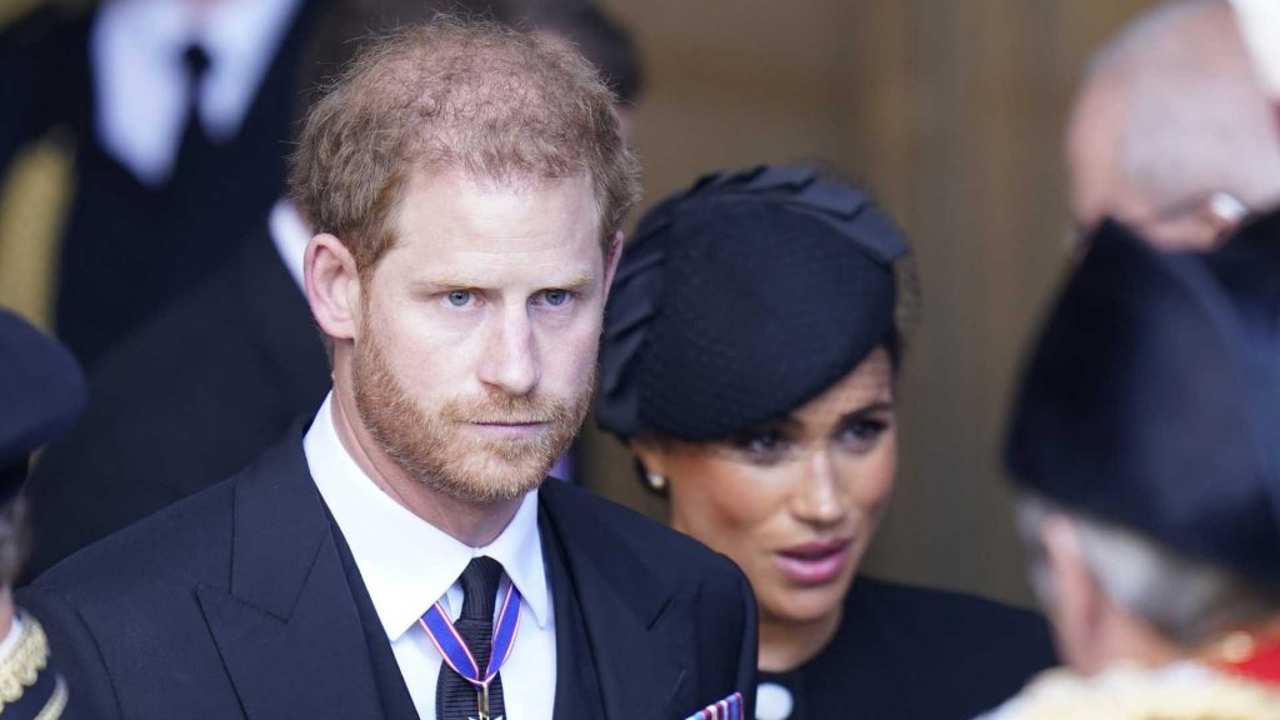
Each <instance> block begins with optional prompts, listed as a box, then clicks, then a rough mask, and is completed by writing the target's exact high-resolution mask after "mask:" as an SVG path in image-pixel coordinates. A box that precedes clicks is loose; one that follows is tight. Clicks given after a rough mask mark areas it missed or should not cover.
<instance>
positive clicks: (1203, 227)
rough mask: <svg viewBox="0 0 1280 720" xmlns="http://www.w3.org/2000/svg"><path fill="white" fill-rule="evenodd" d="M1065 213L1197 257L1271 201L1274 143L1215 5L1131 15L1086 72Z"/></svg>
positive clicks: (1205, 1)
mask: <svg viewBox="0 0 1280 720" xmlns="http://www.w3.org/2000/svg"><path fill="white" fill-rule="evenodd" d="M1066 151H1067V162H1068V166H1069V169H1070V174H1071V199H1072V209H1073V212H1074V214H1075V217H1076V220H1077V222H1078V223H1080V224H1081V225H1082V226H1084V227H1089V226H1092V225H1093V224H1095V223H1096V222H1098V221H1099V220H1101V219H1102V218H1103V217H1108V216H1110V217H1114V218H1116V219H1119V220H1122V221H1125V222H1127V223H1129V224H1131V225H1133V226H1135V227H1137V228H1138V229H1139V230H1141V231H1142V232H1143V233H1144V235H1145V236H1147V237H1148V238H1149V239H1151V240H1152V242H1154V243H1156V244H1159V245H1161V246H1164V247H1171V248H1207V247H1210V246H1212V245H1213V243H1214V241H1215V240H1216V239H1217V238H1218V237H1220V236H1221V235H1222V234H1223V233H1225V232H1227V231H1228V230H1230V228H1231V227H1233V226H1234V225H1235V223H1237V222H1238V221H1239V220H1240V218H1241V216H1242V214H1243V212H1244V211H1245V210H1246V209H1249V210H1260V209H1264V208H1269V207H1271V206H1273V205H1275V204H1277V202H1280V134H1278V133H1277V129H1276V126H1275V121H1274V116H1273V114H1272V111H1271V109H1270V106H1269V104H1268V101H1267V98H1266V95H1265V93H1264V91H1263V88H1262V86H1261V84H1260V82H1259V80H1258V78H1257V76H1256V75H1255V73H1254V70H1253V67H1252V65H1251V61H1250V57H1249V54H1248V52H1247V50H1246V48H1245V44H1244V40H1243V38H1242V36H1241V34H1240V31H1239V27H1238V23H1237V21H1236V17H1235V15H1234V13H1233V11H1232V9H1231V6H1230V4H1229V3H1228V2H1226V1H1225V0H1183V1H1180V2H1171V3H1167V4H1165V5H1162V6H1161V7H1160V8H1158V9H1156V10H1154V11H1152V12H1150V13H1148V14H1146V15H1144V16H1142V17H1140V18H1139V19H1138V20H1136V21H1134V22H1133V23H1132V24H1131V25H1129V26H1128V27H1127V28H1125V29H1124V31H1123V32H1121V34H1120V35H1119V36H1118V37H1117V38H1115V39H1114V40H1112V41H1111V42H1110V43H1109V44H1108V45H1107V46H1106V47H1105V48H1103V50H1102V51H1100V52H1099V53H1098V54H1097V55H1096V56H1095V58H1094V59H1093V61H1092V63H1091V64H1090V67H1089V72H1088V74H1087V77H1086V79H1085V82H1084V84H1083V86H1082V88H1081V90H1080V93H1079V95H1078V96H1077V99H1076V103H1075V106H1074V108H1073V111H1072V115H1071V120H1070V123H1069V125H1068V129H1067V142H1066Z"/></svg>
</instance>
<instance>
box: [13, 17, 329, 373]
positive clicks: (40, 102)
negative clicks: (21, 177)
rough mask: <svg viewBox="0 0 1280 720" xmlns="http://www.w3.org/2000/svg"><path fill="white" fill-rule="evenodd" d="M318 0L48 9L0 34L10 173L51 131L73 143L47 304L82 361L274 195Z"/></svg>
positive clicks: (133, 323) (187, 277)
mask: <svg viewBox="0 0 1280 720" xmlns="http://www.w3.org/2000/svg"><path fill="white" fill-rule="evenodd" d="M323 1H324V0H103V1H102V2H99V3H94V4H93V5H92V7H91V9H90V10H89V11H88V12H87V13H86V12H79V13H70V14H68V13H65V12H62V11H59V10H57V9H55V6H53V5H51V4H46V5H44V6H42V7H41V8H39V9H37V10H36V11H35V12H34V13H32V14H31V15H30V16H28V17H26V18H24V19H20V20H18V21H17V22H16V23H15V24H14V26H13V27H11V28H9V29H7V30H6V31H5V32H4V34H3V35H2V36H0V88H3V89H0V169H3V168H5V167H7V166H8V165H9V163H10V161H11V160H12V159H13V158H14V155H15V153H16V152H17V151H18V149H20V148H21V147H22V146H24V145H25V144H27V143H29V142H32V141H34V140H36V139H38V138H40V137H42V136H44V135H45V134H47V133H48V132H49V131H50V130H52V129H62V130H65V131H66V135H67V137H68V138H69V140H70V142H71V148H72V151H73V152H74V175H75V179H74V187H73V188H72V190H71V193H72V198H71V201H70V205H69V209H68V217H66V218H65V221H64V222H63V225H62V227H63V233H62V239H61V245H60V248H59V249H58V251H57V253H56V255H55V256H56V257H57V258H58V260H57V281H56V283H55V287H56V293H55V296H54V297H53V298H52V302H53V304H54V314H55V318H56V322H55V327H56V330H57V333H58V336H59V337H60V338H61V339H62V340H63V341H64V342H65V343H67V345H68V346H69V347H70V348H71V349H72V351H73V352H75V354H76V356H77V357H78V358H79V359H80V361H81V362H82V363H83V364H84V365H85V366H86V367H87V368H89V369H92V368H93V366H94V365H95V364H96V362H97V361H98V359H99V358H101V356H102V354H103V353H104V352H105V351H106V350H107V349H108V348H110V347H111V346H113V345H114V344H115V343H117V342H118V341H120V340H121V339H122V338H123V337H124V336H125V335H127V334H128V333H129V332H130V331H131V330H133V329H135V328H137V327H138V326H139V325H140V324H141V323H142V322H143V321H144V320H146V319H147V318H149V317H152V316H153V315H154V314H155V313H156V312H157V311H159V310H160V309H162V308H164V307H166V306H167V305H168V304H169V303H170V302H172V301H173V300H174V299H175V298H177V297H178V296H179V295H180V294H181V293H183V292H185V291H186V290H188V289H189V288H190V287H192V286H193V285H195V284H196V283H198V282H199V281H200V280H202V279H203V278H205V277H208V275H209V274H210V273H211V272H212V271H213V270H214V269H216V268H218V267H219V266H221V265H223V264H224V263H226V262H227V261H228V260H229V259H230V258H231V257H233V255H234V253H235V252H236V250H237V249H238V245H237V243H236V242H235V241H237V240H239V239H241V238H244V237H246V236H247V235H248V233H249V230H250V229H251V228H253V226H254V225H255V224H256V223H257V222H259V220H260V219H261V218H262V216H263V214H264V213H266V212H267V210H268V209H269V208H270V207H271V204H272V203H273V202H274V201H275V199H276V198H277V197H279V195H280V192H281V190H282V188H283V187H284V167H285V165H284V156H285V155H286V154H287V152H288V148H287V146H286V144H285V142H286V140H287V139H288V136H289V132H288V131H289V122H290V119H291V118H292V117H293V104H294V98H295V96H296V94H297V93H296V88H295V85H294V81H295V69H296V67H297V62H298V56H299V52H300V50H301V45H302V41H303V39H304V38H305V37H306V31H307V26H308V24H309V22H310V19H311V17H312V15H313V13H314V11H315V9H316V8H318V7H319V6H320V5H321V4H322V3H323Z"/></svg>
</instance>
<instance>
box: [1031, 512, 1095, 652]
mask: <svg viewBox="0 0 1280 720" xmlns="http://www.w3.org/2000/svg"><path fill="white" fill-rule="evenodd" d="M1040 538H1041V542H1043V544H1044V550H1045V559H1046V563H1047V565H1048V570H1049V576H1050V578H1051V580H1050V582H1051V584H1052V587H1053V595H1054V597H1053V604H1052V607H1051V608H1050V614H1051V616H1052V619H1053V624H1054V631H1055V633H1056V635H1057V640H1058V653H1059V654H1060V655H1061V656H1062V659H1063V660H1065V661H1066V662H1067V663H1068V664H1070V665H1071V666H1072V667H1074V668H1075V669H1077V670H1080V671H1084V672H1092V671H1093V670H1094V667H1093V666H1094V665H1095V662H1094V656H1095V654H1096V653H1095V652H1094V651H1095V650H1096V647H1097V640H1098V637H1099V630H1100V629H1101V627H1102V625H1103V624H1104V621H1105V617H1104V616H1105V610H1106V606H1107V603H1106V599H1105V597H1104V596H1103V595H1102V590H1101V588H1100V587H1099V586H1098V583H1097V580H1096V579H1095V578H1094V577H1093V573H1092V572H1091V571H1090V570H1089V563H1088V559H1087V558H1086V557H1085V554H1084V546H1083V545H1082V543H1081V541H1080V533H1079V532H1078V531H1077V530H1076V527H1075V525H1074V523H1072V521H1071V519H1070V518H1069V517H1067V516H1066V515H1063V514H1061V513H1051V514H1050V515H1048V516H1046V517H1045V518H1044V520H1043V522H1042V523H1041V525H1040Z"/></svg>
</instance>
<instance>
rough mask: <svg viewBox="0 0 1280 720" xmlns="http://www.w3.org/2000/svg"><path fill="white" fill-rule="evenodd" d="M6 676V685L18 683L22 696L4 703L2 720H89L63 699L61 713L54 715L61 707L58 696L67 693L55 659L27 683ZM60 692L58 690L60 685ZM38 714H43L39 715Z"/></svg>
mask: <svg viewBox="0 0 1280 720" xmlns="http://www.w3.org/2000/svg"><path fill="white" fill-rule="evenodd" d="M23 680H25V678H24V679H22V680H20V679H19V678H17V677H13V674H12V673H8V676H7V677H5V682H6V683H8V682H15V683H21V685H20V686H19V687H20V688H21V689H22V695H20V696H18V698H17V699H16V700H13V701H11V702H5V703H4V705H3V713H2V714H0V717H3V718H4V720H37V718H39V719H40V720H75V719H76V718H92V717H93V716H92V715H85V714H83V713H79V712H77V711H76V708H75V707H74V706H73V705H71V704H70V703H67V702H66V698H65V697H63V699H62V701H61V703H65V704H62V708H63V709H62V712H60V713H54V710H56V709H57V708H58V706H59V704H60V702H59V695H60V694H62V693H65V692H66V681H65V680H63V679H62V677H61V676H60V675H59V674H58V665H57V659H56V658H53V657H50V658H49V659H48V661H47V664H46V665H45V666H44V667H43V668H41V669H40V671H39V672H38V673H36V677H35V681H34V682H30V683H26V682H23ZM60 685H61V686H62V687H61V690H60V689H59V686H60ZM41 713H45V714H44V715H42V714H41Z"/></svg>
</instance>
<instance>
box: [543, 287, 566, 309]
mask: <svg viewBox="0 0 1280 720" xmlns="http://www.w3.org/2000/svg"><path fill="white" fill-rule="evenodd" d="M542 301H543V302H545V303H546V304H548V305H551V306H553V307H554V306H559V305H563V304H565V303H567V302H569V291H568V290H545V291H543V293H542Z"/></svg>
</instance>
